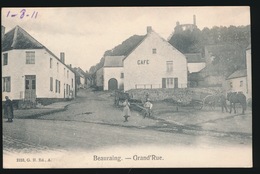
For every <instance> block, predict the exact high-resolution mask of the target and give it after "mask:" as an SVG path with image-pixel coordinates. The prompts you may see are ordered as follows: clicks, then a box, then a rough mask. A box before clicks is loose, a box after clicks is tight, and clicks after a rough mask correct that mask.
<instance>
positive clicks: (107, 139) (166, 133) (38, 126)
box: [3, 90, 252, 152]
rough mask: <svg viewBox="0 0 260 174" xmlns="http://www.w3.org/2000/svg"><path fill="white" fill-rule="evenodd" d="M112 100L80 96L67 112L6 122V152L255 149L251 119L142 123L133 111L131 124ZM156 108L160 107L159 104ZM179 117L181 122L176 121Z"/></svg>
mask: <svg viewBox="0 0 260 174" xmlns="http://www.w3.org/2000/svg"><path fill="white" fill-rule="evenodd" d="M111 94H112V93H108V92H95V93H94V92H92V91H90V90H82V91H80V92H79V97H78V98H77V99H76V100H74V101H72V102H70V103H69V105H68V108H67V110H65V111H61V112H56V113H52V114H48V115H43V116H40V117H37V116H35V117H34V118H32V117H30V119H15V120H14V122H13V123H7V122H3V136H4V143H3V145H4V151H12V150H14V151H24V150H28V151H29V152H30V147H35V149H34V150H37V148H36V147H38V148H40V149H42V148H43V147H47V148H50V149H51V148H54V149H67V150H69V149H73V148H82V149H95V148H101V147H102V148H103V147H109V146H115V145H125V144H128V145H129V144H132V145H138V144H147V143H148V144H150V143H153V144H157V143H158V144H172V145H174V144H180V145H187V146H197V145H198V146H219V145H220V146H225V145H251V135H252V134H251V131H252V128H251V119H252V118H251V114H247V115H245V116H240V115H234V114H233V115H229V113H225V114H222V113H221V114H222V115H221V114H220V112H219V111H218V113H217V114H218V115H220V116H218V117H216V116H214V114H213V112H211V113H210V112H202V111H201V112H200V113H199V114H200V115H202V116H201V118H203V119H199V116H198V115H197V114H198V113H195V112H194V111H193V112H194V114H193V113H192V111H187V112H186V113H185V112H178V113H176V112H175V113H171V114H169V113H166V115H163V114H161V115H160V116H159V115H158V116H156V118H154V119H149V118H145V119H143V117H142V116H141V115H140V113H138V112H135V111H132V116H131V117H130V118H129V122H123V120H124V119H123V117H122V108H116V107H114V106H113V96H111ZM156 107H157V108H158V107H159V104H155V108H156ZM215 112H217V111H215ZM187 113H189V114H187ZM181 115H182V118H181V119H180V118H178V117H180V116H181ZM215 115H216V114H215ZM170 116H171V117H172V118H171V117H170ZM195 117H197V118H195ZM205 118H206V119H205ZM189 120H190V121H189ZM214 122H215V124H214ZM217 123H219V124H217ZM228 124H229V125H232V126H228ZM236 129H237V130H236ZM14 140H15V141H14ZM17 142H22V143H21V144H20V143H17ZM26 144H28V146H26ZM24 148H25V149H24ZM28 148H29V149H28Z"/></svg>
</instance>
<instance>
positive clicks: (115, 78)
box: [103, 56, 125, 90]
mask: <svg viewBox="0 0 260 174" xmlns="http://www.w3.org/2000/svg"><path fill="white" fill-rule="evenodd" d="M124 58H125V56H106V57H105V62H104V66H103V77H104V90H113V89H124V68H123V59H124Z"/></svg>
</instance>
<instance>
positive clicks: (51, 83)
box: [50, 77, 53, 91]
mask: <svg viewBox="0 0 260 174" xmlns="http://www.w3.org/2000/svg"><path fill="white" fill-rule="evenodd" d="M50 91H53V78H52V77H50Z"/></svg>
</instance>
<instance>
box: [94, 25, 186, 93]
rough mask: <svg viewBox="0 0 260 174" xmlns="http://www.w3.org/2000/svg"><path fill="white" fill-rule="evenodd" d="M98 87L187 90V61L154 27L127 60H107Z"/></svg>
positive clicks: (112, 57)
mask: <svg viewBox="0 0 260 174" xmlns="http://www.w3.org/2000/svg"><path fill="white" fill-rule="evenodd" d="M96 84H97V86H103V89H104V90H114V89H124V91H127V90H130V89H151V88H152V89H153V88H186V87H187V60H186V57H185V55H184V54H182V53H181V52H179V51H178V50H177V49H176V48H174V47H173V46H172V45H171V44H170V43H168V42H167V41H166V40H164V39H163V38H162V37H160V36H159V35H158V34H157V33H156V32H154V31H153V30H152V28H151V27H147V34H146V36H145V37H144V38H143V40H142V41H141V42H140V43H138V45H137V46H136V47H135V48H134V49H133V50H132V51H131V52H130V53H129V54H128V55H126V56H107V57H105V62H104V66H103V67H102V68H100V69H99V70H97V71H96Z"/></svg>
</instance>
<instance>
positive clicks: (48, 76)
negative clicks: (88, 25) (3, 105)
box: [2, 26, 75, 102]
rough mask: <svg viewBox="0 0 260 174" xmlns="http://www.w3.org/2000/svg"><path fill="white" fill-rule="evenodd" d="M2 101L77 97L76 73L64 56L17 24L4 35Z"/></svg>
mask: <svg viewBox="0 0 260 174" xmlns="http://www.w3.org/2000/svg"><path fill="white" fill-rule="evenodd" d="M2 96H3V97H2V100H3V98H4V96H9V97H10V98H11V99H12V100H29V101H32V102H35V100H36V99H50V98H55V99H57V98H71V97H72V98H74V97H75V74H74V72H73V71H72V70H71V68H70V67H69V66H67V65H66V64H65V54H64V53H61V55H60V59H59V58H58V57H57V56H55V55H54V54H53V53H52V52H51V51H50V50H49V49H47V48H46V47H45V46H44V45H42V44H41V43H40V42H38V41H37V40H36V39H34V38H33V37H32V36H31V35H30V34H28V33H27V32H26V31H25V30H23V29H22V28H21V27H19V26H16V27H15V28H13V29H12V30H10V31H9V32H7V33H6V34H5V35H4V38H3V44H2Z"/></svg>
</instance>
